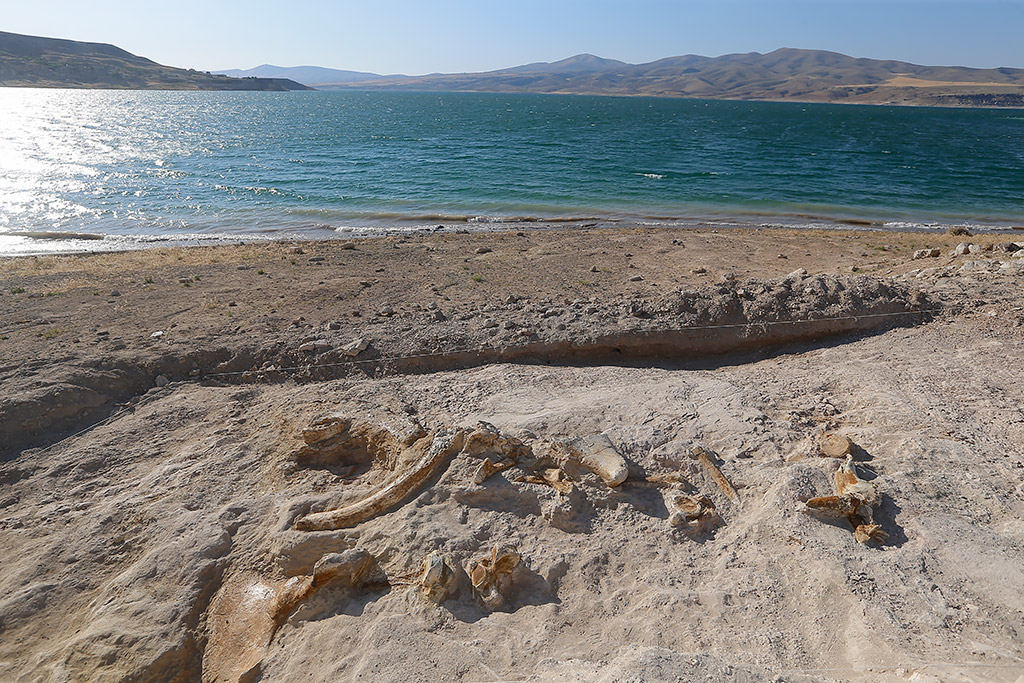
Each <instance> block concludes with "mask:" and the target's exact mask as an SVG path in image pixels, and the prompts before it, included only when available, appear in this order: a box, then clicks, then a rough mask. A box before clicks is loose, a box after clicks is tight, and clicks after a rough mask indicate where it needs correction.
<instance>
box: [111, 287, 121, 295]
mask: <svg viewBox="0 0 1024 683" xmlns="http://www.w3.org/2000/svg"><path fill="white" fill-rule="evenodd" d="M110 296H121V292H119V291H117V290H116V289H113V290H111V291H110Z"/></svg>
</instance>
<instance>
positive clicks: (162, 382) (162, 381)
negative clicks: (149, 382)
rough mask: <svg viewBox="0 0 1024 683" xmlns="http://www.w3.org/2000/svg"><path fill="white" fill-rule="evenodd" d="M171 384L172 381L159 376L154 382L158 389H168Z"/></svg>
mask: <svg viewBox="0 0 1024 683" xmlns="http://www.w3.org/2000/svg"><path fill="white" fill-rule="evenodd" d="M170 383H171V380H169V379H167V378H166V377H164V376H163V375H157V376H156V379H155V380H153V384H155V385H157V386H158V387H166V386H167V385H168V384H170Z"/></svg>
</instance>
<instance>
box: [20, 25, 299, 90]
mask: <svg viewBox="0 0 1024 683" xmlns="http://www.w3.org/2000/svg"><path fill="white" fill-rule="evenodd" d="M0 86H22V87H37V88H119V89H120V88H123V89H147V90H309V89H310V88H308V87H306V86H304V85H302V84H301V83H296V82H295V81H291V80H288V79H284V78H244V79H243V78H228V77H227V76H218V75H214V74H209V73H206V72H202V71H194V70H191V69H178V68H174V67H170V66H163V65H162V64H157V63H156V62H154V61H152V60H149V59H146V58H145V57H139V56H137V55H133V54H132V53H130V52H126V51H125V50H122V49H121V48H119V47H115V46H113V45H106V44H103V43H83V42H78V41H74V40H61V39H56V38H40V37H36V36H25V35H20V34H17V33H6V32H2V31H0Z"/></svg>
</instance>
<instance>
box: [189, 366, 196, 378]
mask: <svg viewBox="0 0 1024 683" xmlns="http://www.w3.org/2000/svg"><path fill="white" fill-rule="evenodd" d="M188 376H189V377H198V376H199V368H192V369H191V370H189V371H188Z"/></svg>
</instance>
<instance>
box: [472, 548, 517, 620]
mask: <svg viewBox="0 0 1024 683" xmlns="http://www.w3.org/2000/svg"><path fill="white" fill-rule="evenodd" d="M520 559H521V558H520V557H519V553H518V552H516V551H515V549H514V548H511V547H509V546H494V550H492V551H491V554H490V555H489V556H487V557H481V558H479V559H475V560H470V561H469V562H468V563H466V573H467V574H469V581H470V583H472V584H473V590H474V591H475V592H476V594H477V595H478V596H480V599H481V601H483V603H484V605H485V606H486V607H487V608H488V609H490V610H496V609H500V608H501V607H502V606H503V605H504V604H505V600H506V597H505V595H504V593H503V592H502V591H503V590H506V591H507V589H508V586H509V577H510V575H511V574H512V571H513V570H514V569H515V568H516V567H517V566H519V562H520Z"/></svg>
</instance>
